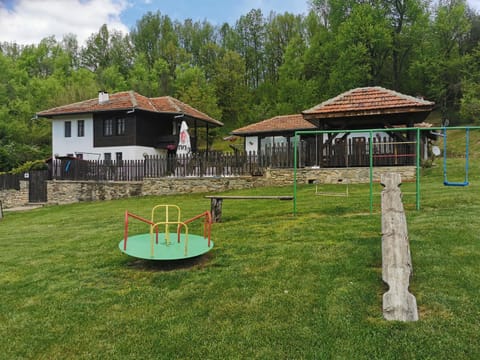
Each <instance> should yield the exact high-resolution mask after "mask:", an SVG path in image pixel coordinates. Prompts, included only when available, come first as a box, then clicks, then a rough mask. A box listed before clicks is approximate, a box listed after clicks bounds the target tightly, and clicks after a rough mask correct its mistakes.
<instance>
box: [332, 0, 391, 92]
mask: <svg viewBox="0 0 480 360" xmlns="http://www.w3.org/2000/svg"><path fill="white" fill-rule="evenodd" d="M389 30H390V28H389V26H388V23H387V21H386V19H385V16H384V13H383V11H382V10H381V9H379V8H375V7H372V6H370V5H369V4H359V5H356V6H354V7H353V8H352V13H351V15H350V16H349V17H348V19H347V20H346V21H345V22H344V23H343V24H342V25H340V26H339V29H338V33H337V36H336V38H335V43H336V46H337V49H338V60H337V62H336V63H335V64H334V66H333V67H332V74H331V76H330V79H329V83H330V87H331V88H332V89H334V90H335V92H336V93H338V92H342V91H345V90H348V89H350V88H353V87H357V86H367V85H376V84H382V82H383V81H384V77H382V74H383V72H384V71H385V65H386V62H387V60H388V56H389V53H390V51H391V46H392V38H391V33H390V31H389Z"/></svg>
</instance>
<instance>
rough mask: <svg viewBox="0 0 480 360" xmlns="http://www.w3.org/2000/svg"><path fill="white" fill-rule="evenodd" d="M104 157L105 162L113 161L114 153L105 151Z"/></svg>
mask: <svg viewBox="0 0 480 360" xmlns="http://www.w3.org/2000/svg"><path fill="white" fill-rule="evenodd" d="M103 159H104V160H105V162H110V161H112V153H104V154H103Z"/></svg>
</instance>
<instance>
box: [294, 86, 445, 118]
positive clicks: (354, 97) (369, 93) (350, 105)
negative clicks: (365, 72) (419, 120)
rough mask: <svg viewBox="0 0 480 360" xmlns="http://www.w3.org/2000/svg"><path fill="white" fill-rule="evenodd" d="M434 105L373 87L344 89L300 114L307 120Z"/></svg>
mask: <svg viewBox="0 0 480 360" xmlns="http://www.w3.org/2000/svg"><path fill="white" fill-rule="evenodd" d="M434 105H435V103H433V102H431V101H426V100H423V99H420V98H415V97H413V96H408V95H404V94H401V93H398V92H396V91H393V90H388V89H384V88H382V87H379V86H375V87H364V88H356V89H353V90H350V91H347V92H344V93H343V94H340V95H338V96H336V97H334V98H332V99H329V100H327V101H324V102H322V103H321V104H318V105H316V106H314V107H312V108H311V109H308V110H304V111H302V114H303V115H305V118H308V119H312V118H317V119H318V118H333V117H347V116H360V115H378V114H397V113H405V112H406V113H408V112H417V111H418V112H421V111H431V110H432V109H433V106H434Z"/></svg>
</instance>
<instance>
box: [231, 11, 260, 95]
mask: <svg viewBox="0 0 480 360" xmlns="http://www.w3.org/2000/svg"><path fill="white" fill-rule="evenodd" d="M235 29H236V31H237V32H238V34H239V37H240V44H239V47H238V48H237V49H236V50H237V52H238V53H239V54H240V55H241V56H242V57H243V59H244V61H245V67H246V78H245V79H246V81H247V85H248V86H249V87H252V88H256V87H258V86H259V84H260V82H262V81H263V79H264V66H265V59H264V51H265V22H264V19H263V15H262V11H261V10H260V9H252V10H250V12H249V13H248V14H247V15H242V16H241V17H240V19H239V20H238V21H237V23H236V26H235Z"/></svg>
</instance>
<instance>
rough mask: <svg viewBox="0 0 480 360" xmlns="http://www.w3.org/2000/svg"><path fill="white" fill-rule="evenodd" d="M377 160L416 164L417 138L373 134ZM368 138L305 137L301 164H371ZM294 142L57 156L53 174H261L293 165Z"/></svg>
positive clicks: (118, 177) (117, 177) (129, 177)
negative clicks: (110, 156)
mask: <svg viewBox="0 0 480 360" xmlns="http://www.w3.org/2000/svg"><path fill="white" fill-rule="evenodd" d="M372 148H373V165H374V166H399V165H414V164H415V156H416V154H415V144H413V143H408V142H405V143H400V142H394V141H392V139H390V138H387V137H385V138H381V139H380V138H378V139H377V138H375V139H374V142H373V147H372ZM369 149H370V146H369V142H368V139H365V138H353V139H348V141H337V142H336V143H334V144H322V146H321V147H318V145H316V144H313V143H310V142H308V141H302V142H301V143H300V145H299V146H298V149H297V150H298V156H297V166H298V167H305V166H320V167H359V166H360V167H362V166H369V165H370V156H369ZM293 166H294V147H293V144H280V145H272V146H266V147H264V148H263V149H262V152H261V153H260V154H256V153H253V152H251V153H245V152H239V151H237V152H216V151H209V152H199V153H194V154H190V155H185V156H176V155H175V154H173V155H164V156H148V157H146V158H145V159H144V160H122V161H119V162H117V161H114V160H108V161H107V160H98V161H90V160H80V159H65V160H54V161H53V162H52V163H51V165H50V167H51V178H52V179H57V180H95V181H141V180H143V179H144V178H155V177H187V176H192V177H205V176H211V177H215V176H216V177H224V176H240V175H254V176H255V175H262V174H263V172H264V169H265V168H293Z"/></svg>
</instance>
